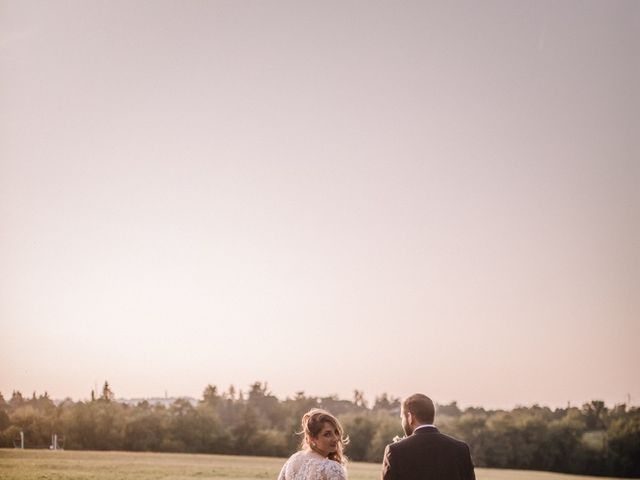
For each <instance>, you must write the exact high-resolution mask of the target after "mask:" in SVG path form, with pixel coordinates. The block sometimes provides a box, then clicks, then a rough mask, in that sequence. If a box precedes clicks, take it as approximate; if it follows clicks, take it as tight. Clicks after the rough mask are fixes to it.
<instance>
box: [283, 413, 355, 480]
mask: <svg viewBox="0 0 640 480" xmlns="http://www.w3.org/2000/svg"><path fill="white" fill-rule="evenodd" d="M301 433H302V434H303V439H302V445H301V450H300V451H298V452H296V453H294V454H293V455H291V457H289V459H288V460H287V461H286V462H285V464H284V466H283V467H282V470H281V471H280V475H279V476H278V480H346V479H347V470H346V469H345V467H344V463H345V460H346V459H345V457H344V455H343V454H342V447H343V446H344V445H346V444H347V443H348V442H349V439H348V438H346V437H344V432H343V430H342V425H340V422H338V419H337V418H336V417H334V416H333V415H331V414H330V413H329V412H327V411H326V410H320V409H319V408H312V409H311V410H309V411H308V412H307V413H305V414H304V415H303V417H302V432H301Z"/></svg>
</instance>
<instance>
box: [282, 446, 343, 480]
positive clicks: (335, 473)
mask: <svg viewBox="0 0 640 480" xmlns="http://www.w3.org/2000/svg"><path fill="white" fill-rule="evenodd" d="M278 480H347V471H346V470H345V468H344V467H343V466H342V465H340V464H339V463H338V462H335V461H333V460H329V459H328V458H324V457H323V456H322V455H318V454H317V453H316V452H314V451H312V450H301V451H300V452H297V453H294V454H293V455H291V457H289V460H287V461H286V462H285V464H284V466H283V467H282V470H281V471H280V475H278Z"/></svg>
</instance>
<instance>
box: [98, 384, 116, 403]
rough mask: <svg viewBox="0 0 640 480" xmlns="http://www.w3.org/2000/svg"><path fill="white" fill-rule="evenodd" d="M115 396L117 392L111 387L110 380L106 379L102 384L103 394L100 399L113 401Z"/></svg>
mask: <svg viewBox="0 0 640 480" xmlns="http://www.w3.org/2000/svg"><path fill="white" fill-rule="evenodd" d="M114 398H115V394H114V393H113V390H111V387H110V386H109V382H107V381H105V382H104V385H103V386H102V395H101V396H100V400H104V401H106V402H111V401H112V400H113V399H114Z"/></svg>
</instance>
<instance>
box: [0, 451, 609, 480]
mask: <svg viewBox="0 0 640 480" xmlns="http://www.w3.org/2000/svg"><path fill="white" fill-rule="evenodd" d="M283 463H284V459H282V458H265V457H237V456H230V455H192V454H182V453H132V452H86V451H69V450H65V451H55V452H54V451H49V450H15V449H12V450H8V449H0V478H1V479H2V480H61V479H71V480H80V479H82V480H121V479H122V480H125V479H126V480H156V479H160V480H165V479H166V480H168V479H171V480H184V479H203V480H205V479H230V480H256V479H272V480H275V479H276V478H277V476H278V473H279V472H280V468H281V467H282V464H283ZM348 471H349V480H379V478H380V465H378V464H373V463H358V462H353V463H349V464H348ZM476 477H477V479H478V480H580V479H591V480H593V479H595V478H596V477H584V476H577V475H563V474H559V473H548V472H531V471H524V470H495V469H485V468H478V469H476ZM599 478H600V480H605V479H603V478H602V477H599Z"/></svg>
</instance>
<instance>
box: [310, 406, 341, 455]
mask: <svg viewBox="0 0 640 480" xmlns="http://www.w3.org/2000/svg"><path fill="white" fill-rule="evenodd" d="M325 423H329V424H331V426H333V428H335V429H336V431H337V432H338V448H337V449H336V451H335V452H331V453H330V454H329V457H328V458H329V460H333V461H335V462H338V463H340V464H344V463H345V462H346V461H347V457H345V456H344V454H343V453H342V450H343V447H344V446H345V445H346V444H348V443H349V437H346V436H345V435H344V430H343V429H342V425H340V422H339V421H338V419H337V418H336V417H334V416H333V415H331V414H330V413H329V412H327V411H326V410H322V409H320V408H312V409H311V410H309V411H308V412H307V413H305V414H304V415H303V416H302V432H300V434H301V435H302V443H301V445H300V448H303V449H305V448H309V449H311V450H313V447H312V445H311V439H313V438H316V437H317V436H318V435H319V434H320V431H321V430H322V427H323V426H324V424H325Z"/></svg>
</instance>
